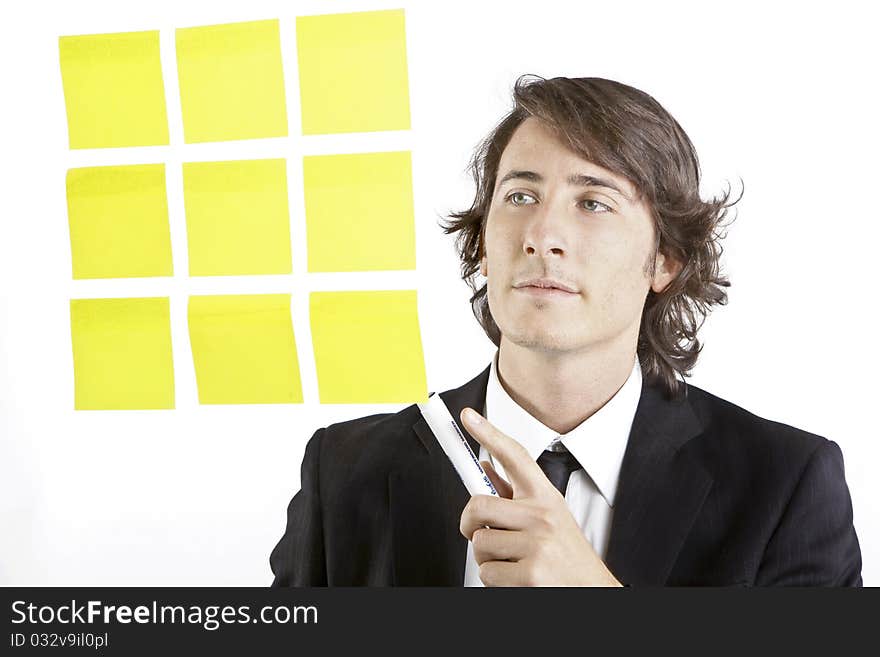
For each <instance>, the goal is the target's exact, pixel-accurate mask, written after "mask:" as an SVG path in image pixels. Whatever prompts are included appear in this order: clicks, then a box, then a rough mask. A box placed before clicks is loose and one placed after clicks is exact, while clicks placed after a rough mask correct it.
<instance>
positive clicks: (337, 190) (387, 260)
mask: <svg viewBox="0 0 880 657" xmlns="http://www.w3.org/2000/svg"><path fill="white" fill-rule="evenodd" d="M303 183H304V189H305V202H306V236H307V241H308V258H309V264H308V270H309V271H310V272H322V271H373V270H389V269H415V266H416V235H415V220H414V215H413V192H412V163H411V158H410V153H409V151H401V152H391V153H362V154H354V155H314V156H308V157H304V158H303Z"/></svg>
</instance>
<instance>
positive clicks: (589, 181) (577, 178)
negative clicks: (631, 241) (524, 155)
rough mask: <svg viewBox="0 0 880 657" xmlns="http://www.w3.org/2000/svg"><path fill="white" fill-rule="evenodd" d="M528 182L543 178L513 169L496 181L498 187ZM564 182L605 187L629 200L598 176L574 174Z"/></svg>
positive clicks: (620, 191) (533, 173) (614, 186)
mask: <svg viewBox="0 0 880 657" xmlns="http://www.w3.org/2000/svg"><path fill="white" fill-rule="evenodd" d="M514 179H520V180H528V181H529V182H543V181H544V177H543V176H542V175H541V174H540V173H537V172H535V171H524V170H520V169H514V170H512V171H508V172H507V173H506V174H504V177H503V178H501V180H499V181H498V186H499V187H500V186H501V185H503V184H504V183H506V182H507V181H508V180H514ZM566 182H567V183H568V184H569V185H575V186H577V187H607V188H608V189H611V190H613V191H615V192H617V193H618V194H620V195H621V196H622V197H623V198H625V199H627V200H630V198H629V195H628V194H626V193H625V192H624V191H623V190H621V189H620V187H618V186H617V185H615V184H614V183H613V182H611V181H610V180H608V179H607V178H599V177H598V176H588V175H586V174H582V173H575V174H572V175H570V176H569V177H568V179H567V180H566Z"/></svg>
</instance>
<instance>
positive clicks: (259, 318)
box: [188, 294, 303, 404]
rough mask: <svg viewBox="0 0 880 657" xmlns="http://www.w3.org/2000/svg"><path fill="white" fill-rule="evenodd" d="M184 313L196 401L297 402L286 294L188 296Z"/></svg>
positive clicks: (299, 393)
mask: <svg viewBox="0 0 880 657" xmlns="http://www.w3.org/2000/svg"><path fill="white" fill-rule="evenodd" d="M188 315H189V336H190V343H191V345H192V355H193V362H194V364H195V370H196V382H197V384H198V388H199V402H200V403H202V404H301V403H302V401H303V395H302V385H301V383H300V374H299V361H298V359H297V355H296V341H295V339H294V335H293V322H292V321H291V318H290V295H289V294H249V295H210V296H193V297H190V299H189V311H188Z"/></svg>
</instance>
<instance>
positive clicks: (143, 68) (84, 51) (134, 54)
mask: <svg viewBox="0 0 880 657" xmlns="http://www.w3.org/2000/svg"><path fill="white" fill-rule="evenodd" d="M58 50H59V55H60V59H61V79H62V83H63V85H64V100H65V105H66V108H67V128H68V135H69V139H70V148H114V147H119V146H155V145H160V144H167V143H168V117H167V114H166V112H165V87H164V85H163V82H162V64H161V62H160V59H159V32H158V31H155V30H154V31H149V32H121V33H116V34H90V35H82V36H63V37H59V39H58Z"/></svg>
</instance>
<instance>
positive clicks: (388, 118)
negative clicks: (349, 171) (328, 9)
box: [296, 9, 410, 135]
mask: <svg viewBox="0 0 880 657" xmlns="http://www.w3.org/2000/svg"><path fill="white" fill-rule="evenodd" d="M296 51H297V58H298V61H299V86H300V95H301V97H302V103H301V105H302V131H303V134H304V135H317V134H326V133H337V132H372V131H376V130H409V128H410V117H409V82H408V75H407V64H406V31H405V29H404V12H403V9H392V10H386V11H367V12H357V13H351V14H325V15H321V16H300V17H298V18H297V19H296Z"/></svg>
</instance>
